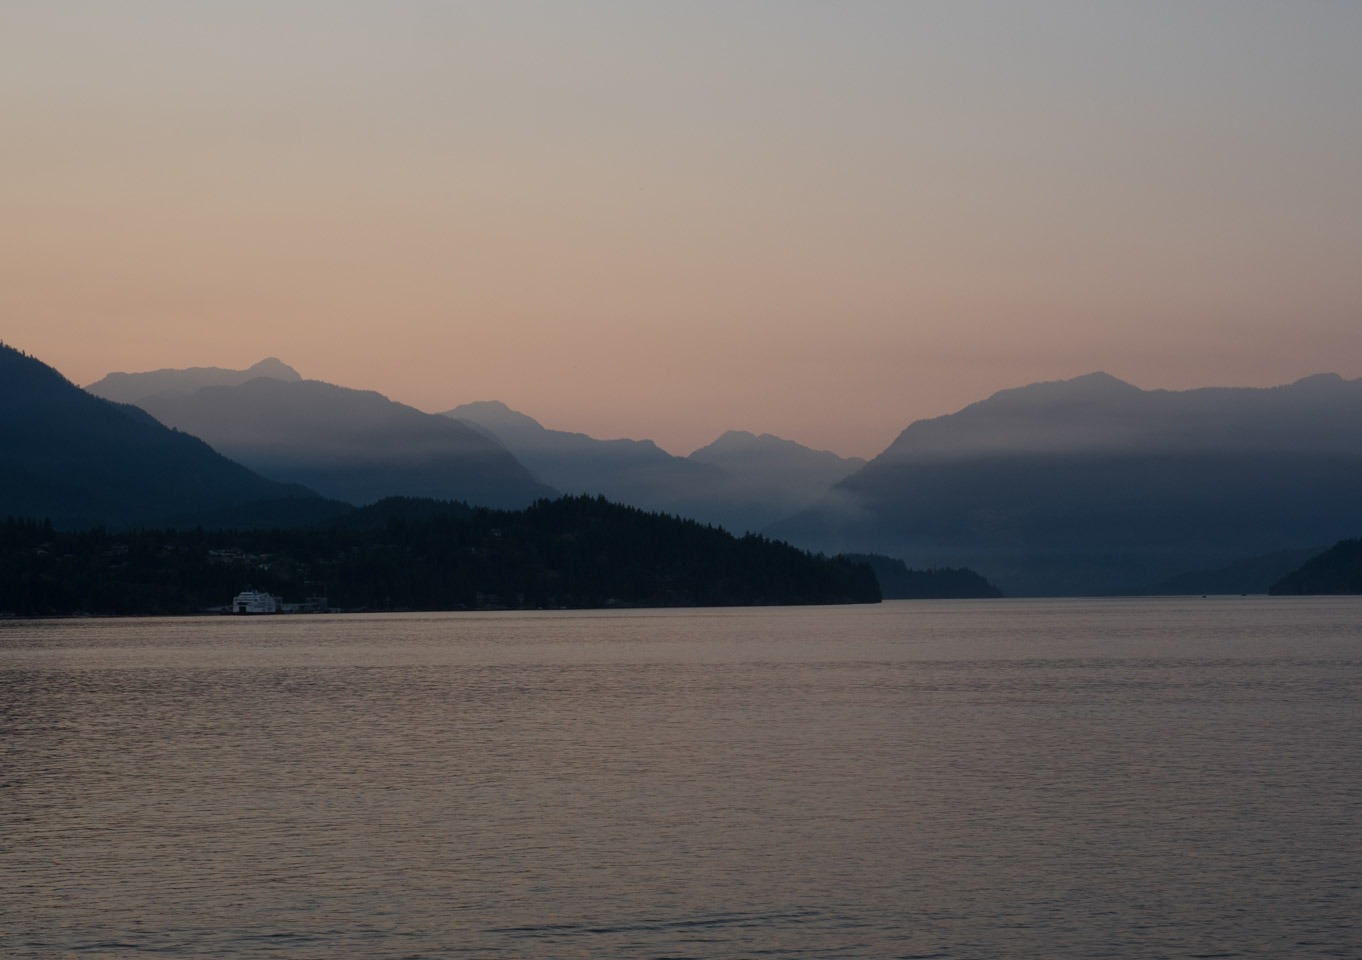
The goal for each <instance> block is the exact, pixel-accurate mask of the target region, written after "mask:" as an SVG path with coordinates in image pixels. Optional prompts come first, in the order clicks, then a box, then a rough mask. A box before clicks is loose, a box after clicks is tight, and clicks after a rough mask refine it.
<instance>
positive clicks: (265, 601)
mask: <svg viewBox="0 0 1362 960" xmlns="http://www.w3.org/2000/svg"><path fill="white" fill-rule="evenodd" d="M232 612H233V613H278V612H279V601H278V600H277V599H276V598H275V597H273V596H271V595H270V594H268V593H265V592H264V591H262V590H243V591H241V592H240V593H238V594H237V595H236V597H235V598H234V599H233V600H232Z"/></svg>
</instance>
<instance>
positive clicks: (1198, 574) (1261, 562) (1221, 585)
mask: <svg viewBox="0 0 1362 960" xmlns="http://www.w3.org/2000/svg"><path fill="white" fill-rule="evenodd" d="M1320 552H1321V549H1320V548H1319V547H1310V548H1306V549H1304V550H1275V551H1273V552H1272V553H1268V554H1264V555H1263V556H1261V557H1248V558H1247V559H1244V560H1236V561H1235V562H1234V563H1230V564H1226V565H1225V566H1223V567H1219V568H1217V569H1215V570H1198V571H1192V572H1189V573H1182V574H1178V575H1177V576H1176V577H1169V578H1168V579H1166V580H1160V581H1159V582H1158V583H1153V584H1150V585H1149V586H1147V587H1145V588H1144V589H1142V590H1137V591H1134V592H1135V593H1136V594H1137V595H1139V596H1146V597H1179V596H1181V597H1194V596H1207V595H1211V594H1234V593H1240V594H1244V593H1250V594H1262V593H1267V592H1268V590H1269V589H1271V587H1272V585H1273V584H1274V583H1276V582H1277V581H1278V580H1280V579H1281V578H1282V577H1284V576H1286V575H1287V574H1288V573H1290V572H1291V571H1293V570H1295V569H1296V568H1297V567H1299V566H1300V565H1301V564H1302V563H1304V562H1305V561H1306V560H1309V559H1310V558H1311V557H1313V556H1315V555H1317V554H1319V553H1320Z"/></svg>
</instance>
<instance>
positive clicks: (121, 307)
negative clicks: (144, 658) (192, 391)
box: [0, 0, 1362, 456]
mask: <svg viewBox="0 0 1362 960" xmlns="http://www.w3.org/2000/svg"><path fill="white" fill-rule="evenodd" d="M1360 45H1362V3H1355V2H1351V0H1336V2H1330V0H1300V2H1293V3H1281V2H1259V0H1200V2H1197V3H1186V2H1184V0H1141V2H1138V3H1133V2H1119V3H1118V2H1106V0H1070V2H1061V0H1045V2H1042V0H1035V2H1019V0H1006V2H983V0H979V2H973V0H950V2H947V0H942V2H928V0H922V2H900V0H886V2H868V0H867V2H854V0H848V2H836V3H833V2H814V0H778V2H777V0H743V2H741V3H734V2H730V0H724V2H709V0H686V2H681V0H675V2H665V3H664V2H654V0H609V2H607V0H575V2H574V0H545V2H521V0H496V2H486V3H472V2H466V3H461V2H452V0H451V2H415V0H391V2H385V3H345V2H340V0H325V2H323V0H269V2H263V0H233V2H230V3H226V2H214V0H202V2H196V3H192V4H186V3H182V2H179V0H167V2H147V0H120V2H118V3H109V2H92V3H81V2H74V0H73V2H56V0H39V2H27V0H3V2H0V340H4V341H5V342H7V343H9V344H11V345H12V346H16V347H19V348H21V349H24V350H26V351H28V352H29V353H32V354H35V355H36V356H38V357H39V358H40V359H42V360H44V361H45V362H47V363H50V364H51V365H53V366H55V367H56V368H57V369H59V370H61V371H62V372H63V373H64V374H66V375H67V376H68V377H69V378H71V379H72V380H74V381H75V382H77V383H81V384H86V383H90V382H92V381H94V380H96V379H98V378H100V377H101V376H103V375H104V374H105V373H107V372H109V371H111V370H150V369H156V368H161V367H186V366H207V365H216V366H226V367H245V366H248V365H250V364H251V363H254V362H256V361H257V360H260V359H261V358H263V357H266V356H278V357H280V358H281V359H283V360H284V361H286V362H287V363H289V364H291V365H293V366H294V367H296V368H297V369H299V370H300V371H301V372H302V374H303V375H304V376H306V377H310V378H315V379H321V380H328V381H331V382H333V383H340V384H343V385H345V386H352V387H361V388H365V389H374V390H379V391H381V392H383V393H385V394H387V395H388V396H390V397H392V398H393V399H395V400H400V401H403V402H405V403H410V404H412V405H414V406H417V407H420V408H421V409H424V410H429V411H432V412H436V411H441V410H445V409H448V408H450V407H453V406H455V405H457V404H459V403H463V402H467V401H471V400H489V399H498V400H502V401H504V402H506V403H507V404H509V405H511V406H512V407H514V408H516V409H519V410H521V411H523V412H525V413H528V414H530V415H531V416H534V417H535V418H537V419H539V420H540V421H541V422H542V423H544V424H545V425H546V426H550V427H555V428H559V429H570V430H577V431H582V432H587V433H590V434H592V435H594V436H599V437H615V436H630V437H649V438H652V439H654V440H656V441H657V442H658V443H659V444H661V445H662V446H663V447H665V448H666V449H668V450H670V451H672V452H673V453H680V454H685V453H688V452H689V451H690V450H692V449H694V448H696V447H698V446H701V445H703V444H705V443H708V442H709V441H710V440H712V439H714V438H715V437H716V436H717V435H718V434H720V433H722V432H723V431H725V430H728V429H745V430H752V431H754V432H771V433H776V434H779V435H781V436H785V437H787V438H789V439H793V440H797V441H799V442H801V443H805V444H808V445H810V446H815V447H819V448H824V449H831V450H835V451H837V452H838V453H841V454H844V455H859V456H873V455H874V454H875V453H877V452H879V451H880V450H881V449H883V448H884V447H885V446H886V445H887V444H888V443H889V442H890V441H891V440H892V439H893V438H894V437H895V436H896V435H897V434H898V433H899V431H900V430H902V429H903V428H904V427H905V426H907V425H908V423H910V422H911V421H913V420H916V419H919V418H923V417H931V416H939V415H941V414H945V413H949V412H951V411H953V410H956V409H959V408H960V407H962V406H964V405H965V404H968V403H970V402H973V401H975V400H979V399H982V398H983V397H986V396H988V395H989V394H991V393H993V392H994V391H996V390H999V389H1003V388H1007V387H1013V386H1019V385H1022V384H1026V383H1031V382H1035V381H1038V380H1052V379H1060V378H1067V377H1072V376H1077V375H1080V374H1084V373H1088V372H1091V371H1094V370H1105V371H1107V372H1109V373H1111V374H1113V375H1115V376H1118V377H1121V378H1122V379H1125V380H1128V381H1130V382H1132V383H1135V384H1137V385H1139V386H1141V387H1145V388H1170V389H1185V388H1190V387H1196V386H1208V385H1245V386H1267V385H1273V384H1279V383H1285V382H1289V381H1291V380H1294V379H1297V378H1299V377H1302V376H1305V375H1308V374H1312V373H1317V372H1322V371H1333V372H1337V373H1340V374H1342V375H1344V376H1346V377H1350V378H1352V377H1358V376H1362V176H1359V171H1362V109H1359V108H1358V97H1359V95H1360V94H1362V57H1359V56H1357V50H1358V48H1359V46H1360Z"/></svg>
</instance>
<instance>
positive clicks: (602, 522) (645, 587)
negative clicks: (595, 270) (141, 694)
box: [0, 496, 880, 616]
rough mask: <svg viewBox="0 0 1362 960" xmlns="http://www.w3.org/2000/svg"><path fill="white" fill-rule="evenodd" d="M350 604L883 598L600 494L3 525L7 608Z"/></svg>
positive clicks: (785, 554)
mask: <svg viewBox="0 0 1362 960" xmlns="http://www.w3.org/2000/svg"><path fill="white" fill-rule="evenodd" d="M248 588H249V589H254V590H259V591H263V592H268V593H270V594H272V595H273V596H276V597H282V598H284V599H286V600H287V599H291V598H296V599H297V600H304V599H305V598H309V597H320V596H325V597H327V598H328V600H327V605H328V607H330V608H339V609H343V610H489V609H537V608H546V609H548V608H570V609H571V608H577V609H580V608H602V607H668V606H736V605H760V604H831V603H877V602H879V600H880V588H879V585H878V583H877V581H876V578H875V574H874V573H873V572H872V570H871V568H870V567H869V566H868V565H866V564H864V563H858V562H855V561H853V560H851V559H848V558H845V557H832V558H828V557H823V556H818V555H814V554H810V553H807V552H805V551H803V550H799V549H797V548H795V547H792V546H790V545H788V544H785V543H780V542H777V541H773V540H768V539H767V538H765V537H762V536H758V535H755V534H749V535H747V536H744V537H735V536H733V535H731V534H729V533H728V532H726V531H724V530H722V529H719V528H716V527H712V526H708V525H704V524H700V523H697V522H695V521H693V520H682V519H678V518H676V517H672V516H669V515H665V514H657V513H647V512H645V511H642V510H638V509H635V508H632V507H624V506H620V505H618V504H613V503H610V502H608V501H606V500H605V499H604V498H603V497H586V496H581V497H563V498H560V499H557V500H541V501H539V502H537V503H535V504H534V505H533V506H531V507H529V508H527V509H525V510H492V509H486V508H476V509H475V508H471V507H468V506H467V505H465V504H462V503H457V502H448V501H435V500H419V499H409V498H392V499H388V500H383V501H380V502H379V503H376V504H374V505H372V506H369V507H363V508H358V509H353V510H350V511H348V512H345V513H341V514H339V515H337V516H334V517H331V518H330V519H327V520H324V521H322V522H321V523H318V524H316V525H313V526H298V527H290V528H272V529H239V530H212V531H210V530H205V529H203V528H201V527H199V528H195V529H192V530H186V529H158V530H123V531H110V530H105V529H102V528H100V529H93V530H60V529H56V528H54V527H53V525H52V524H51V523H50V522H47V521H37V520H24V519H14V518H10V519H8V520H7V521H5V522H4V523H0V611H3V612H7V613H13V614H16V615H19V616H56V615H70V614H82V613H83V614H91V615H117V616H133V615H150V614H164V615H170V614H195V613H203V612H206V611H209V610H212V609H221V608H223V607H225V606H227V605H228V604H230V603H231V601H232V599H233V597H235V596H236V595H237V594H239V593H240V592H241V591H243V590H246V589H248Z"/></svg>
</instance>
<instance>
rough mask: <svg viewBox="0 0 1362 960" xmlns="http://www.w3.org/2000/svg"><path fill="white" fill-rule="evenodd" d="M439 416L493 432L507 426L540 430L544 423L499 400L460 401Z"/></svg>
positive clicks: (502, 429) (503, 429)
mask: <svg viewBox="0 0 1362 960" xmlns="http://www.w3.org/2000/svg"><path fill="white" fill-rule="evenodd" d="M440 416H442V417H450V418H451V419H454V420H467V421H469V422H470V423H473V424H475V425H477V426H479V427H482V428H484V429H487V430H491V431H492V432H493V433H497V432H498V431H499V430H500V431H505V430H507V429H508V428H513V429H516V430H533V431H540V430H543V429H544V425H543V424H542V423H540V422H539V421H538V420H536V419H535V418H534V417H531V416H529V415H528V414H524V413H521V412H520V411H519V410H513V409H512V408H511V407H508V406H507V405H506V404H504V403H502V402H501V401H500V400H474V401H472V402H471V403H461V404H459V405H458V406H457V407H454V408H453V409H452V410H445V411H442V412H441V414H440Z"/></svg>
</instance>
